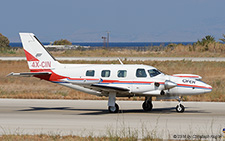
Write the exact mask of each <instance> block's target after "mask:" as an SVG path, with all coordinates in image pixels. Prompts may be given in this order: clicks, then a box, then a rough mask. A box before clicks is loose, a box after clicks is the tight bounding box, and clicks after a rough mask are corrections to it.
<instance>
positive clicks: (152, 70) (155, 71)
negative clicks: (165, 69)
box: [148, 69, 161, 77]
mask: <svg viewBox="0 0 225 141" xmlns="http://www.w3.org/2000/svg"><path fill="white" fill-rule="evenodd" d="M148 73H149V75H150V76H151V77H155V76H157V75H159V74H161V72H160V71H158V70H156V69H151V70H148Z"/></svg>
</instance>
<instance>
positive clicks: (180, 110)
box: [176, 97, 185, 113]
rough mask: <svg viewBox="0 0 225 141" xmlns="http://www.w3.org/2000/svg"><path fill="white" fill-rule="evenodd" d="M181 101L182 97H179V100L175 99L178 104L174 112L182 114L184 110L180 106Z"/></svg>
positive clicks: (182, 106)
mask: <svg viewBox="0 0 225 141" xmlns="http://www.w3.org/2000/svg"><path fill="white" fill-rule="evenodd" d="M181 99H182V97H181V98H180V97H179V98H178V99H177V100H178V102H179V104H178V105H177V107H176V111H177V112H178V113H183V112H184V110H185V107H184V105H182V104H181Z"/></svg>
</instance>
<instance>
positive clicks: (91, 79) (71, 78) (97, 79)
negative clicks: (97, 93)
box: [68, 78, 100, 80]
mask: <svg viewBox="0 0 225 141" xmlns="http://www.w3.org/2000/svg"><path fill="white" fill-rule="evenodd" d="M68 79H69V80H100V79H93V78H68Z"/></svg>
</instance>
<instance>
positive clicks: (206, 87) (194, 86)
mask: <svg viewBox="0 0 225 141" xmlns="http://www.w3.org/2000/svg"><path fill="white" fill-rule="evenodd" d="M177 85H178V86H185V87H196V88H206V89H212V87H205V86H197V85H187V84H177Z"/></svg>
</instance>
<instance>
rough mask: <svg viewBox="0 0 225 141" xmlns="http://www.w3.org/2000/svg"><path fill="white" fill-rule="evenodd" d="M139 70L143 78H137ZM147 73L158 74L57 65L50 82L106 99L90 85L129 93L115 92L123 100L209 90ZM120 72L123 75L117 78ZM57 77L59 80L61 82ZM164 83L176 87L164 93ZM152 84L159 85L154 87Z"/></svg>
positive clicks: (192, 81)
mask: <svg viewBox="0 0 225 141" xmlns="http://www.w3.org/2000/svg"><path fill="white" fill-rule="evenodd" d="M139 70H140V71H142V73H143V72H145V74H144V75H143V74H141V75H139V74H137V73H138V72H137V71H139ZM150 70H156V71H158V70H157V69H156V68H154V67H152V66H147V65H120V64H116V65H115V64H114V65H106V64H95V65H93V64H60V66H58V67H57V68H55V69H54V68H53V69H52V71H53V72H54V73H55V74H57V75H58V76H59V77H57V78H54V77H53V78H51V79H49V81H52V82H55V83H59V84H61V85H64V86H67V87H70V88H73V89H76V90H80V91H83V92H86V93H89V94H95V95H107V94H108V93H107V92H108V91H102V92H101V91H99V89H96V88H93V87H92V86H91V84H96V85H100V86H107V87H115V88H123V89H127V90H129V91H126V92H119V91H117V96H124V97H127V96H162V95H166V96H181V95H195V94H203V93H208V92H210V91H211V90H212V88H211V86H210V85H208V84H206V83H204V82H202V81H200V80H197V79H193V78H188V77H175V76H170V75H165V74H163V73H161V72H159V71H158V72H159V73H160V74H157V75H155V74H153V75H152V74H150V72H149V71H150ZM93 72H94V73H93ZM121 72H122V73H123V74H122V75H121V74H119V73H121ZM151 75H152V76H151ZM154 75H155V76H154ZM60 77H62V78H61V79H60ZM165 81H171V82H173V83H175V84H176V86H175V87H171V88H167V89H166V88H165V87H166V86H165V85H166V84H165ZM155 83H159V84H160V85H159V86H156V85H155ZM162 91H163V93H162Z"/></svg>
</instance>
